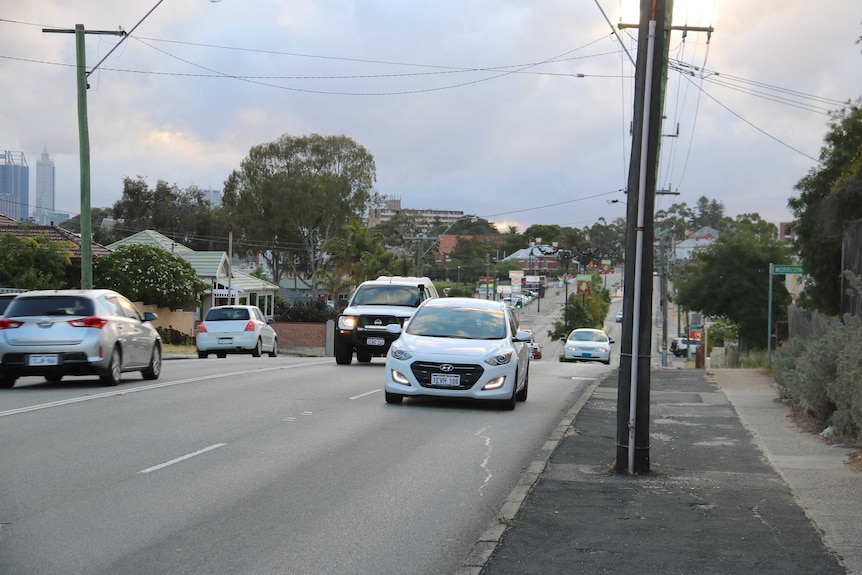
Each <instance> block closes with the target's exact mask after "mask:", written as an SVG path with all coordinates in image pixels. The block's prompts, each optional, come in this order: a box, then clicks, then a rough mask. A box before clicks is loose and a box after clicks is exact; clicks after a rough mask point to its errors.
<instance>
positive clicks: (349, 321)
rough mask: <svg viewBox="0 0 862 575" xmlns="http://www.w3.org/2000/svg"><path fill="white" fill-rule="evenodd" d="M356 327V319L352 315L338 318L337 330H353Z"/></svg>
mask: <svg viewBox="0 0 862 575" xmlns="http://www.w3.org/2000/svg"><path fill="white" fill-rule="evenodd" d="M355 327H356V317H355V316H352V315H340V316H338V329H353V328H355Z"/></svg>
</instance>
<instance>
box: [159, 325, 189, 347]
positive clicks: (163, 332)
mask: <svg viewBox="0 0 862 575" xmlns="http://www.w3.org/2000/svg"><path fill="white" fill-rule="evenodd" d="M156 331H157V332H159V335H160V336H162V343H164V344H171V345H195V336H193V335H189V334H187V333H183V332H181V331H178V330H176V329H174V328H172V327H170V326H168V327H161V326H157V327H156Z"/></svg>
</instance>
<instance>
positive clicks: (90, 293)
mask: <svg viewBox="0 0 862 575" xmlns="http://www.w3.org/2000/svg"><path fill="white" fill-rule="evenodd" d="M15 295H19V296H23V297H45V296H69V295H77V296H86V297H99V296H102V295H120V294H119V293H118V292H115V291H114V290H110V289H52V290H47V289H45V290H31V291H26V292H22V293H19V294H15Z"/></svg>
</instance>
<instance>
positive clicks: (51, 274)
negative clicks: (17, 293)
mask: <svg viewBox="0 0 862 575" xmlns="http://www.w3.org/2000/svg"><path fill="white" fill-rule="evenodd" d="M70 247H72V246H71V244H69V245H63V244H62V243H54V242H52V241H51V239H50V238H49V237H48V235H47V234H40V235H38V236H36V237H32V238H19V237H17V236H15V235H13V234H0V286H3V287H13V288H20V289H26V290H34V289H54V288H63V287H66V270H67V266H68V265H69V264H70V255H71V252H70V251H69V248H70Z"/></svg>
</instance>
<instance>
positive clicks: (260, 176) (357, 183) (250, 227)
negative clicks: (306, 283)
mask: <svg viewBox="0 0 862 575" xmlns="http://www.w3.org/2000/svg"><path fill="white" fill-rule="evenodd" d="M375 181H376V168H375V165H374V157H373V156H372V155H371V154H370V153H369V152H368V151H367V150H366V149H365V148H364V147H362V146H361V145H359V144H357V143H356V142H355V141H354V140H353V139H351V138H349V137H347V136H344V135H340V136H321V135H319V134H312V135H310V136H298V137H297V136H289V135H286V134H285V135H283V136H281V137H280V138H279V139H278V140H276V141H274V142H268V143H265V144H260V145H257V146H253V147H252V148H251V150H249V154H248V156H247V157H246V158H245V159H244V160H243V161H242V162H241V164H240V168H239V169H238V170H234V171H233V172H232V173H231V174H230V176H228V179H227V182H225V190H224V196H223V198H222V204H223V206H224V208H225V215H226V217H227V222H228V223H229V225H231V226H232V227H233V228H234V230H235V232H236V233H238V234H239V235H240V237H242V238H243V239H244V240H245V241H249V242H253V243H256V244H257V243H261V244H265V245H268V246H269V249H268V250H265V251H264V253H263V255H264V257H265V258H266V259H267V263H269V265H270V269H272V271H273V281H275V282H276V283H277V282H278V281H279V280H280V278H281V274H282V271H283V269H284V265H285V262H286V261H288V258H291V259H292V258H293V257H296V256H299V257H300V258H301V260H302V262H303V264H304V265H305V266H306V268H307V270H308V279H309V280H310V283H311V285H312V286H314V287H313V288H312V290H313V291H314V292H315V293H314V295H316V291H317V287H316V283H317V276H318V274H319V272H320V271H321V270H322V269H324V266H325V265H326V254H325V252H324V250H323V249H322V248H323V245H324V244H325V243H326V242H327V241H328V240H329V239H330V238H333V237H336V236H338V235H340V234H342V233H344V228H343V224H344V222H346V221H349V220H350V218H351V217H359V216H361V215H362V214H363V213H364V212H365V210H366V208H367V207H368V206H369V204H370V203H372V202H373V201H375V198H376V192H375V191H374V183H375Z"/></svg>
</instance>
